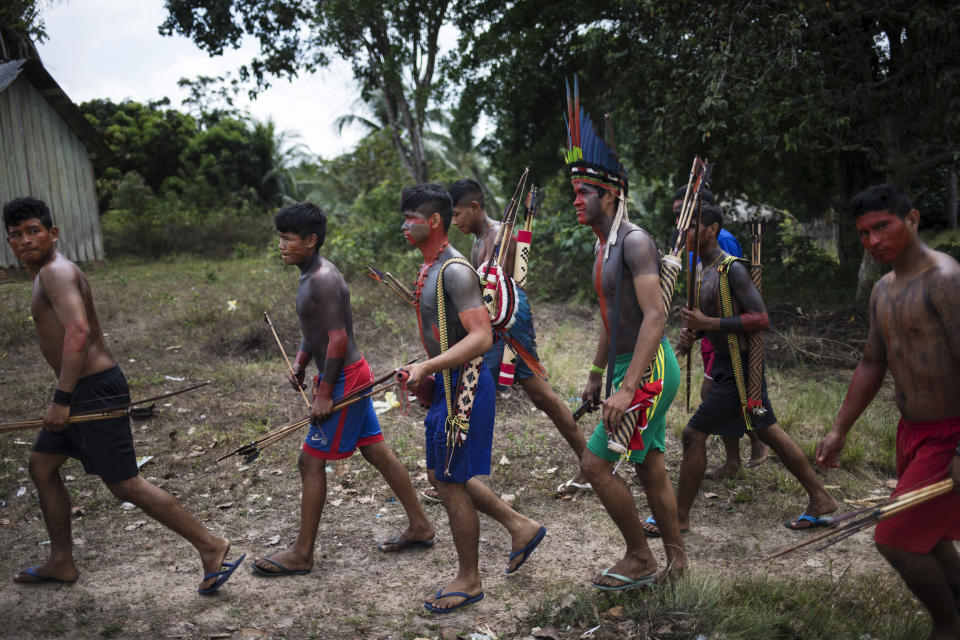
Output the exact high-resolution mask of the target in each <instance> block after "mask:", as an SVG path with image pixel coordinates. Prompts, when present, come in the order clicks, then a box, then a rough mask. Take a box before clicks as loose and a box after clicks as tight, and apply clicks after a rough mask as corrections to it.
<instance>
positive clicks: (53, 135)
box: [0, 76, 103, 268]
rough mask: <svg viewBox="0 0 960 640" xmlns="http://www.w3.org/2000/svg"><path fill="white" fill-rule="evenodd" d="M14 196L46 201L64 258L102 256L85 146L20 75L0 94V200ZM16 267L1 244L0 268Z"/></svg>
mask: <svg viewBox="0 0 960 640" xmlns="http://www.w3.org/2000/svg"><path fill="white" fill-rule="evenodd" d="M20 196H32V197H34V198H39V199H41V200H43V201H44V202H46V203H47V206H49V207H50V212H51V213H52V214H53V223H54V224H55V225H57V226H58V227H59V228H60V247H59V248H60V251H61V252H62V253H63V254H64V255H65V256H67V257H68V258H70V259H71V260H74V261H76V262H91V261H93V260H103V240H102V237H101V234H100V214H99V212H98V211H97V194H96V184H95V181H94V175H93V164H92V163H91V162H90V159H89V158H88V156H87V149H86V147H85V146H84V144H83V143H82V142H81V141H80V139H79V138H78V137H77V136H76V134H74V133H73V131H72V130H71V129H70V127H69V126H68V125H67V123H65V122H64V121H63V120H61V119H60V116H59V114H57V112H56V111H54V109H53V107H51V106H50V105H49V103H47V101H46V100H44V98H43V96H42V95H41V94H40V92H39V91H37V89H35V88H34V87H33V85H31V84H30V83H29V82H28V81H27V79H26V78H25V77H23V76H21V77H19V78H17V79H16V80H15V81H14V82H13V83H11V84H10V86H8V87H7V88H6V90H5V91H2V92H0V203H5V202H7V201H9V200H12V199H13V198H17V197H20ZM3 235H4V237H6V233H4V234H3ZM17 266H20V265H19V261H18V260H17V259H16V258H15V257H14V255H13V252H12V251H11V250H10V247H9V246H7V243H6V242H4V243H3V244H2V247H0V268H8V267H17Z"/></svg>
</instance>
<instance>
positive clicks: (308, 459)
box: [297, 451, 327, 478]
mask: <svg viewBox="0 0 960 640" xmlns="http://www.w3.org/2000/svg"><path fill="white" fill-rule="evenodd" d="M297 469H299V470H300V477H301V478H312V477H317V476H323V477H326V473H327V461H326V460H323V459H321V458H315V457H313V456H312V455H310V454H309V453H306V452H304V451H301V452H300V457H299V458H297Z"/></svg>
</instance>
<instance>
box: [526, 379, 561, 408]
mask: <svg viewBox="0 0 960 640" xmlns="http://www.w3.org/2000/svg"><path fill="white" fill-rule="evenodd" d="M520 386H521V387H523V390H524V392H526V394H527V397H528V398H530V402H532V403H533V405H534V406H535V407H536V408H537V409H540V410H541V411H546V410H547V409H548V408H550V406H551V405H552V404H553V402H552V400H553V398H554V397H556V395H555V394H554V393H553V389H551V388H550V385H548V384H547V382H546V381H545V380H543V379H542V378H538V377H537V376H531V377H529V378H524V379H523V380H521V381H520ZM558 401H559V399H558Z"/></svg>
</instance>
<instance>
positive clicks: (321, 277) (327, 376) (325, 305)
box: [309, 271, 350, 422]
mask: <svg viewBox="0 0 960 640" xmlns="http://www.w3.org/2000/svg"><path fill="white" fill-rule="evenodd" d="M341 284H342V283H341V281H340V278H339V277H337V275H336V274H335V273H332V272H326V271H321V272H319V273H317V274H315V275H313V276H312V277H311V278H310V285H309V286H310V296H311V298H312V302H313V304H314V305H316V309H317V312H318V313H317V317H318V319H319V323H320V326H319V327H318V329H320V330H322V331H324V332H325V333H326V334H327V352H326V358H325V359H324V361H323V363H319V362H318V363H317V366H318V368H320V369H321V372H322V374H323V378H322V380H321V381H320V384H319V385H318V386H317V397H316V398H314V400H313V405H312V406H311V408H310V417H311V418H313V419H314V420H315V421H317V422H323V421H324V420H326V419H327V418H328V417H329V416H330V413H331V410H332V409H333V389H334V387H335V386H336V385H337V379H338V378H339V377H340V371H341V370H342V369H343V363H344V360H345V359H346V356H347V349H348V347H349V345H350V338H349V336H348V335H347V320H346V315H347V311H346V305H347V301H346V300H345V299H344V298H343V287H342V286H341Z"/></svg>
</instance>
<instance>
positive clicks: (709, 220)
mask: <svg viewBox="0 0 960 640" xmlns="http://www.w3.org/2000/svg"><path fill="white" fill-rule="evenodd" d="M714 223H716V224H718V225H719V226H718V227H717V233H719V232H720V229H723V211H721V210H720V207H719V205H716V204H714V203H712V202H704V203H703V204H702V205H701V206H700V224H702V225H703V226H705V227H709V226H710V225H712V224H714Z"/></svg>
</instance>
